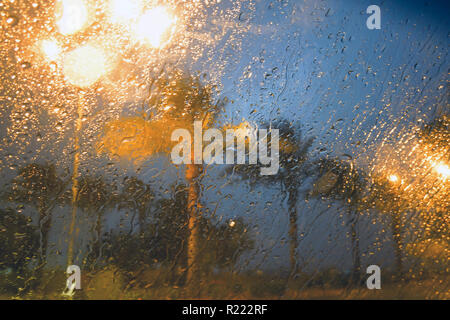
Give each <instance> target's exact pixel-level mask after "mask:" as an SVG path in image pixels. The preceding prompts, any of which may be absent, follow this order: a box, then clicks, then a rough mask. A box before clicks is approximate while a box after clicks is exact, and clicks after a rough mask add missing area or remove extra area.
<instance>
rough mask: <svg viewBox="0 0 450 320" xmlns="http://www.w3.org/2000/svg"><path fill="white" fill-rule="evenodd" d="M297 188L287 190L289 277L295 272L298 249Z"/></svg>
mask: <svg viewBox="0 0 450 320" xmlns="http://www.w3.org/2000/svg"><path fill="white" fill-rule="evenodd" d="M297 198H298V197H297V188H296V187H294V186H292V187H290V188H289V197H288V207H289V258H290V259H289V260H290V275H291V276H293V275H295V273H296V272H297V247H298V239H297V237H298V226H297Z"/></svg>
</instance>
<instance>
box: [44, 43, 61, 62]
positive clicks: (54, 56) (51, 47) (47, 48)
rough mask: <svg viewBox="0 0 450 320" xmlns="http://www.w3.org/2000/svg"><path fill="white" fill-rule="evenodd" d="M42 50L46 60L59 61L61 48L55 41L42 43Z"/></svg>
mask: <svg viewBox="0 0 450 320" xmlns="http://www.w3.org/2000/svg"><path fill="white" fill-rule="evenodd" d="M41 50H42V52H43V53H44V55H45V58H46V59H47V60H48V61H50V62H52V61H56V60H58V58H59V55H60V53H61V48H60V47H59V45H58V43H57V42H56V41H54V40H43V41H42V42H41Z"/></svg>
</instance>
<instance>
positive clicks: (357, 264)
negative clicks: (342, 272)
mask: <svg viewBox="0 0 450 320" xmlns="http://www.w3.org/2000/svg"><path fill="white" fill-rule="evenodd" d="M350 216H353V217H352V221H351V225H350V232H351V237H352V260H353V272H352V280H353V283H358V282H359V280H360V278H361V255H360V251H359V237H358V232H357V225H358V213H357V212H354V213H352V212H350Z"/></svg>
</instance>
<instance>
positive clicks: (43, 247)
mask: <svg viewBox="0 0 450 320" xmlns="http://www.w3.org/2000/svg"><path fill="white" fill-rule="evenodd" d="M65 188H66V184H65V183H64V181H63V180H62V179H61V178H60V177H59V176H58V174H57V172H56V168H55V166H54V165H53V164H38V163H32V164H29V165H26V166H24V167H23V168H21V169H19V172H18V175H17V177H16V178H14V180H13V182H12V184H11V189H10V190H8V191H7V198H8V200H9V201H13V202H18V203H24V204H29V205H31V206H33V207H34V208H36V209H37V211H38V213H39V219H38V223H39V230H40V245H39V265H40V266H41V267H42V266H43V265H44V264H45V263H46V261H47V248H48V238H49V233H50V228H51V225H52V210H53V208H54V207H55V205H56V204H57V203H58V202H59V201H60V199H61V197H62V195H63V192H64V190H65Z"/></svg>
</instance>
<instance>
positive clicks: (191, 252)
mask: <svg viewBox="0 0 450 320" xmlns="http://www.w3.org/2000/svg"><path fill="white" fill-rule="evenodd" d="M185 174H186V180H187V182H188V188H189V189H188V202H187V211H188V214H189V222H188V229H189V231H188V244H187V246H188V248H187V277H186V283H187V284H192V283H193V281H195V280H197V279H198V278H197V276H198V270H199V266H198V262H197V261H196V260H197V257H198V249H199V248H198V247H199V244H198V237H199V225H198V220H199V217H200V211H199V189H200V188H199V182H198V176H199V175H200V165H197V164H188V165H186V173H185Z"/></svg>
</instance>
